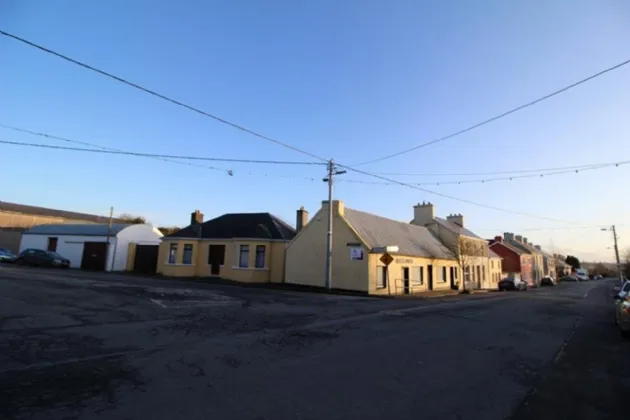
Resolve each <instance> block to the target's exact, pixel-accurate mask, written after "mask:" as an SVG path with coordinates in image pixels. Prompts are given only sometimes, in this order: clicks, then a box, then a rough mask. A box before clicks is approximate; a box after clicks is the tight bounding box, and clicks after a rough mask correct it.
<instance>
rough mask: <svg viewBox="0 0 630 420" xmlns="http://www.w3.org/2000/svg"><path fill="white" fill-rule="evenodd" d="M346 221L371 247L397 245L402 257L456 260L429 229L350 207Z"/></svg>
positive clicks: (347, 209)
mask: <svg viewBox="0 0 630 420" xmlns="http://www.w3.org/2000/svg"><path fill="white" fill-rule="evenodd" d="M344 218H345V219H346V220H347V221H348V223H349V224H350V226H351V227H352V228H353V229H354V230H355V231H356V232H357V233H358V234H359V236H360V237H361V238H362V239H363V240H364V241H366V242H367V245H368V246H369V247H370V248H375V247H385V246H390V245H397V246H398V247H399V252H398V254H402V255H409V256H417V257H428V258H441V259H449V260H452V259H454V258H455V257H454V256H453V254H452V253H451V252H450V251H449V250H448V248H446V247H445V246H444V245H443V244H442V243H441V242H440V241H439V240H438V239H437V238H436V237H435V236H433V234H431V232H430V231H429V230H428V229H427V228H425V227H421V226H415V225H411V224H409V223H404V222H399V221H396V220H392V219H387V218H385V217H381V216H377V215H374V214H370V213H365V212H362V211H358V210H353V209H350V208H348V207H346V208H345V210H344Z"/></svg>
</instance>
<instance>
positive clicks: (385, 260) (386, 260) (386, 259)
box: [380, 252, 394, 295]
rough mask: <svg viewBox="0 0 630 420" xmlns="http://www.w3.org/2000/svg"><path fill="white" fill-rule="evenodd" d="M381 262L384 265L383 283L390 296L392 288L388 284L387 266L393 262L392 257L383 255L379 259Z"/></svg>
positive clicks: (387, 254)
mask: <svg viewBox="0 0 630 420" xmlns="http://www.w3.org/2000/svg"><path fill="white" fill-rule="evenodd" d="M380 260H381V262H382V263H383V264H385V283H386V284H387V293H388V294H389V295H391V294H392V288H391V286H390V284H389V265H390V264H391V263H392V262H393V261H394V257H392V255H391V254H389V253H387V252H386V253H384V254H383V255H381V258H380Z"/></svg>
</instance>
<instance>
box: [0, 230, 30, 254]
mask: <svg viewBox="0 0 630 420" xmlns="http://www.w3.org/2000/svg"><path fill="white" fill-rule="evenodd" d="M22 232H24V228H0V246H1V247H3V248H7V249H8V250H9V251H11V252H13V253H14V254H17V253H19V252H20V242H21V241H22Z"/></svg>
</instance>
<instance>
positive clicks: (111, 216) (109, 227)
mask: <svg viewBox="0 0 630 420" xmlns="http://www.w3.org/2000/svg"><path fill="white" fill-rule="evenodd" d="M113 217H114V206H111V207H110V208H109V221H108V223H107V252H106V253H105V255H106V256H105V266H106V267H107V260H108V259H109V254H110V252H109V245H110V240H109V238H110V237H111V236H112V219H113ZM113 268H114V260H113V258H112V264H111V269H112V271H113Z"/></svg>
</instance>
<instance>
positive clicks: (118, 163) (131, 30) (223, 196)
mask: <svg viewBox="0 0 630 420" xmlns="http://www.w3.org/2000/svg"><path fill="white" fill-rule="evenodd" d="M0 28H2V29H3V30H5V31H8V32H11V33H14V34H15V35H18V36H22V37H24V38H26V39H29V40H31V41H33V42H36V43H40V44H43V45H44V46H47V47H49V48H51V49H54V50H57V51H59V52H62V53H65V54H67V55H69V56H71V57H74V58H76V59H79V60H82V61H85V62H87V63H90V64H92V65H94V66H96V67H100V68H102V69H104V70H107V71H109V72H112V73H114V74H117V75H120V76H122V77H125V78H128V79H129V80H132V81H134V82H136V83H139V84H142V85H145V86H147V87H149V88H152V89H155V90H157V91H159V92H161V93H163V94H165V95H168V96H171V97H173V98H176V99H179V100H181V101H184V102H187V103H190V104H192V105H194V106H196V107H199V108H201V109H203V110H206V111H208V112H211V113H214V114H216V115H219V116H221V117H223V118H226V119H229V120H231V121H234V122H237V123H239V124H242V125H245V126H247V127H249V128H252V129H254V130H256V131H258V132H261V133H263V134H265V135H268V136H270V137H274V138H277V139H280V140H282V141H285V142H287V143H290V144H292V145H294V146H297V147H300V148H302V149H305V150H308V151H310V152H312V153H315V154H317V155H320V156H324V157H326V158H334V159H335V160H336V161H338V162H340V163H344V164H353V163H358V162H361V161H365V160H370V159H374V158H377V157H379V156H382V155H385V154H389V153H392V152H396V151H399V150H402V149H406V148H408V147H411V146H413V145H416V144H420V143H423V142H426V141H429V140H432V139H434V138H436V137H441V136H443V135H446V134H449V133H451V132H454V131H457V130H459V129H462V128H465V127H467V126H469V125H472V124H474V123H477V122H479V121H481V120H484V119H486V118H489V117H491V116H494V115H496V114H499V113H501V112H503V111H505V110H508V109H510V108H513V107H515V106H518V105H520V104H522V103H524V102H527V101H530V100H532V99H535V98H537V97H539V96H542V95H544V94H547V93H549V92H551V91H553V90H556V89H558V88H560V87H562V86H564V85H566V84H569V83H572V82H574V81H576V80H579V79H581V78H584V77H586V76H589V75H590V74H593V73H596V72H598V71H600V70H602V69H604V68H606V67H610V66H612V65H614V64H617V63H619V62H621V61H624V60H626V59H628V58H630V51H628V48H627V40H628V39H630V3H628V2H625V1H623V0H618V1H614V0H611V1H600V2H595V1H584V0H577V1H570V0H556V1H553V2H548V1H543V0H534V1H510V2H506V1H495V0H492V1H484V2H470V1H465V0H460V1H446V2H429V1H412V0H399V1H395V2H385V1H359V0H354V1H343V2H338V1H332V0H324V1H317V2H306V1H298V2H295V1H288V0H283V1H280V0H277V1H266V2H262V1H257V2H256V1H253V2H252V1H240V0H235V1H185V2H154V1H148V0H138V1H133V2H127V1H122V0H114V1H90V2H85V1H69V0H68V1H65V2H63V6H61V3H59V2H43V1H17V0H13V1H11V0H9V1H3V2H2V3H0ZM0 60H1V61H0V64H1V65H0V95H1V96H2V98H3V100H2V101H0V123H2V124H8V125H13V126H18V127H23V128H28V129H31V130H37V131H43V132H47V133H51V134H55V135H59V136H63V137H68V138H71V139H76V140H81V141H88V142H92V143H98V144H101V145H104V146H108V147H115V148H120V149H126V150H133V151H147V152H154V153H168V154H184V155H199V156H216V157H226V158H252V159H278V160H309V158H307V157H305V156H301V155H299V154H297V153H295V152H293V151H290V150H287V149H283V148H281V147H279V146H277V145H274V144H271V143H267V142H264V141H262V140H260V139H257V138H255V137H252V136H250V135H247V134H245V133H242V132H239V131H237V130H234V129H232V128H230V127H227V126H224V125H221V124H219V123H217V122H216V121H213V120H211V119H209V118H205V117H202V116H200V115H197V114H195V113H193V112H190V111H187V110H184V109H181V108H178V107H176V106H174V105H172V104H169V103H166V102H164V101H161V100H159V99H156V98H154V97H151V96H149V95H146V94H143V93H141V92H138V91H135V90H133V89H131V88H129V87H127V86H124V85H122V84H119V83H116V82H114V81H111V80H109V79H106V78H104V77H102V76H99V75H97V74H95V73H92V72H89V71H86V70H84V69H82V68H79V67H77V66H74V65H72V64H69V63H67V62H64V61H62V60H59V59H57V58H54V57H52V56H50V55H47V54H44V53H42V52H40V51H37V50H35V49H33V48H29V47H26V46H25V45H22V44H20V43H18V42H15V41H12V40H10V39H8V38H5V37H0ZM629 80H630V66H627V67H624V68H622V69H620V70H617V71H615V72H612V73H609V74H607V75H605V76H602V77H600V78H598V79H596V80H594V81H592V82H589V83H587V84H584V85H582V86H580V87H577V88H575V89H573V90H571V91H569V92H567V93H565V94H562V95H560V96H558V97H555V98H552V99H550V100H548V101H546V102H544V103H541V104H538V105H536V106H534V107H531V108H529V109H527V110H524V111H522V112H519V113H517V114H514V115H511V116H508V117H506V118H504V119H502V120H500V121H497V122H495V123H492V124H489V125H487V126H484V127H482V128H479V129H477V130H474V131H472V132H469V133H466V134H464V135H461V136H459V137H456V138H453V139H450V140H448V141H444V142H442V143H439V144H435V145H432V146H430V147H427V148H423V149H419V150H417V151H415V152H412V153H409V154H406V155H403V156H400V157H396V158H393V159H390V160H385V161H383V162H379V163H375V164H373V165H367V166H364V167H361V169H363V170H368V171H371V172H404V173H418V172H420V173H468V172H484V171H507V170H520V169H526V168H546V167H557V166H572V165H584V164H590V163H598V162H610V161H617V160H630V141H628V138H629V135H630V119H628V118H627V115H628V111H629V110H630V83H629ZM0 139H2V140H12V141H29V142H39V143H50V144H61V143H59V142H56V141H53V140H46V139H44V138H40V137H32V136H28V135H25V134H19V133H15V132H11V131H7V130H3V129H0ZM310 160H312V159H310ZM212 165H213V166H220V167H222V168H229V169H232V170H233V171H234V176H233V177H229V176H227V175H225V174H224V173H223V172H220V171H213V170H208V169H202V168H193V167H186V166H183V165H176V164H172V163H165V162H160V161H157V160H151V159H143V158H133V157H123V156H107V155H90V154H85V153H75V152H60V151H51V150H39V149H37V150H35V149H25V148H17V147H15V146H8V145H0V166H1V167H2V169H3V171H2V172H3V174H4V175H5V182H3V184H2V194H1V197H0V199H2V200H5V201H13V202H20V203H25V204H33V205H41V206H50V207H55V208H62V209H67V210H76V211H85V212H94V213H107V211H108V209H109V206H112V205H113V206H114V207H115V209H116V213H121V212H128V213H134V214H140V215H144V216H146V217H148V218H149V219H150V221H152V222H153V223H155V224H160V225H162V224H168V225H183V224H186V223H187V221H188V218H189V213H190V212H191V211H192V210H194V209H196V208H199V209H201V210H202V211H203V212H204V213H205V214H206V217H207V218H209V217H214V216H218V215H220V214H222V213H225V212H248V211H269V212H272V213H274V214H277V215H278V216H280V217H282V218H284V219H285V220H287V221H289V222H291V223H293V222H294V214H295V209H297V208H299V207H300V206H302V205H303V206H305V207H306V208H307V209H309V210H311V212H314V211H315V210H316V209H317V208H319V206H320V202H321V200H323V199H326V194H327V190H326V185H325V184H324V183H323V182H321V181H320V179H321V178H322V176H323V175H324V173H323V170H318V169H317V168H309V167H284V166H265V165H246V164H218V163H217V164H212ZM8 174H11V175H10V176H9V175H8ZM628 175H630V165H627V166H620V167H617V168H608V169H601V170H598V171H590V172H584V173H578V174H567V175H558V176H553V177H547V178H543V179H539V178H533V179H525V180H518V181H517V180H514V181H502V182H495V183H486V184H462V185H450V186H445V185H441V186H434V187H431V188H432V189H433V190H435V191H439V192H441V193H444V194H449V195H452V196H457V197H460V198H462V199H466V200H472V201H476V202H480V203H484V204H488V205H491V206H496V207H501V208H505V209H511V210H517V211H520V212H525V213H534V214H538V215H542V216H547V217H551V218H556V219H560V220H563V221H569V222H570V221H573V222H576V223H573V224H570V223H563V222H553V221H547V220H539V219H535V218H530V217H524V216H519V215H514V214H510V213H504V212H497V211H494V210H489V209H486V208H481V207H477V206H473V205H470V204H466V203H462V202H457V201H454V200H450V199H447V198H443V197H437V196H433V195H431V194H429V193H426V192H422V191H417V190H412V189H409V188H405V187H400V186H384V185H369V184H355V183H343V182H340V183H338V184H337V188H336V191H335V193H336V197H337V198H339V199H342V200H344V201H345V202H346V205H348V206H350V207H353V208H356V209H361V210H364V211H369V212H373V213H377V214H380V215H383V216H387V217H391V218H394V219H399V220H409V219H410V218H411V217H412V214H413V209H412V206H413V204H414V203H416V202H421V201H424V200H430V201H431V202H433V203H434V204H435V205H436V206H437V212H438V214H439V215H441V216H445V215H447V214H449V213H452V212H457V213H463V214H464V215H465V217H466V224H467V225H468V226H469V227H470V228H471V229H473V230H475V231H477V233H479V234H481V235H485V236H488V237H491V236H494V234H496V233H501V232H503V231H513V232H516V233H517V234H518V233H522V234H523V235H524V236H527V237H528V238H530V240H532V241H534V242H536V243H541V244H542V245H544V246H546V247H547V248H550V249H551V248H553V249H555V250H556V251H563V252H574V253H578V254H579V255H583V256H585V257H586V258H595V257H597V258H603V259H610V258H611V256H612V252H611V250H608V249H606V247H607V246H609V245H610V239H611V238H610V235H609V234H607V233H605V232H600V231H599V229H598V228H596V227H593V228H582V227H578V228H572V229H569V228H568V227H571V226H585V225H600V224H613V223H616V224H618V225H620V227H619V231H620V232H619V235H620V237H621V243H622V246H624V244H625V245H627V246H630V222H629V221H628V220H627V214H628V208H629V206H630V198H629V194H627V193H625V192H624V190H626V189H627V182H626V180H627V179H628ZM343 177H345V178H347V179H355V180H366V181H374V180H373V179H370V178H366V177H364V176H361V175H356V174H347V175H344V176H343ZM305 178H312V179H314V180H315V181H311V180H307V179H305ZM459 178H468V177H461V176H460V177H448V176H441V177H436V176H433V177H397V179H401V180H404V181H407V182H427V181H433V180H436V181H437V180H440V179H442V180H443V179H449V180H452V179H459ZM7 179H8V180H9V182H7ZM427 188H428V187H427ZM624 224H627V225H628V226H627V227H626V226H623V225H624Z"/></svg>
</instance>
